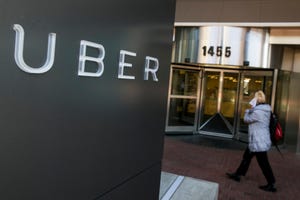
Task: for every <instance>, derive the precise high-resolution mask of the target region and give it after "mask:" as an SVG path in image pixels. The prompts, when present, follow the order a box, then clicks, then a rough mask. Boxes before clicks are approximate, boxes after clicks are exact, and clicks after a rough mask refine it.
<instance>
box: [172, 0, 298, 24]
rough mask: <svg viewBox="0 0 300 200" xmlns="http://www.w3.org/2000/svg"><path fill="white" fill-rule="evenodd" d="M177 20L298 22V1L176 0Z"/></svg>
mask: <svg viewBox="0 0 300 200" xmlns="http://www.w3.org/2000/svg"><path fill="white" fill-rule="evenodd" d="M176 2H177V4H176V15H175V21H176V22H299V20H300V13H299V12H298V9H299V7H300V2H299V1H298V0H251V1H249V0H209V1H208V0H177V1H176Z"/></svg>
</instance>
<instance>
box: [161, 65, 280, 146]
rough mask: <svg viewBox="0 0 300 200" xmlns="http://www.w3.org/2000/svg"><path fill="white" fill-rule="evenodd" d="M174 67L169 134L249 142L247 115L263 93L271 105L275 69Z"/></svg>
mask: <svg viewBox="0 0 300 200" xmlns="http://www.w3.org/2000/svg"><path fill="white" fill-rule="evenodd" d="M221 67H222V66H219V67H216V66H214V67H212V66H199V65H172V67H171V72H170V85H169V98H168V112H167V120H166V121H167V123H166V131H167V132H172V133H174V134H176V133H179V134H182V133H186V134H191V133H193V134H204V135H213V136H220V137H226V138H237V139H240V140H243V141H247V138H248V126H247V124H245V123H244V122H243V116H244V112H245V110H246V109H247V108H249V101H250V100H251V99H252V98H253V97H254V93H255V92H256V91H258V90H263V91H264V92H265V94H266V98H267V102H268V103H269V104H271V100H272V91H273V90H272V87H273V74H274V70H272V69H267V70H262V69H253V68H249V69H248V68H246V69H245V68H232V69H225V68H224V66H223V68H221Z"/></svg>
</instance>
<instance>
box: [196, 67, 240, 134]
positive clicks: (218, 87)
mask: <svg viewBox="0 0 300 200" xmlns="http://www.w3.org/2000/svg"><path fill="white" fill-rule="evenodd" d="M203 80H204V83H203V88H202V91H203V93H202V94H203V95H202V104H201V108H202V110H201V112H200V117H199V121H200V127H199V129H198V130H199V132H200V133H202V134H209V135H219V136H223V137H233V134H234V127H235V123H236V120H235V116H236V113H237V112H236V111H237V98H238V95H237V94H238V86H239V84H238V83H239V73H238V71H227V70H221V71H220V70H216V71H215V70H206V71H205V73H204V79H203Z"/></svg>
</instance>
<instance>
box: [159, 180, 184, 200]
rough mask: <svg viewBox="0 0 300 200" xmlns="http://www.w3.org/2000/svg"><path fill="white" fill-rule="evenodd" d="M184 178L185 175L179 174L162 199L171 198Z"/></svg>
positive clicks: (167, 199) (168, 199)
mask: <svg viewBox="0 0 300 200" xmlns="http://www.w3.org/2000/svg"><path fill="white" fill-rule="evenodd" d="M183 179H184V176H178V177H177V178H176V180H175V181H174V182H173V184H172V185H171V187H170V188H169V189H168V191H167V192H166V193H165V195H164V196H163V197H162V198H161V200H170V199H171V197H172V196H173V194H174V193H175V192H176V190H177V188H178V187H179V186H180V184H181V183H182V181H183Z"/></svg>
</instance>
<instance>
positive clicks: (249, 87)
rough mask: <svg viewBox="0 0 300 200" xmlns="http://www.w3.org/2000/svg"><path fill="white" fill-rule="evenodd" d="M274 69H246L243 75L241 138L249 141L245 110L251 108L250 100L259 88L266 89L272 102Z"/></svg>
mask: <svg viewBox="0 0 300 200" xmlns="http://www.w3.org/2000/svg"><path fill="white" fill-rule="evenodd" d="M272 83H273V71H248V72H247V71H246V72H245V73H244V74H243V75H242V81H241V90H240V103H239V104H240V105H239V110H240V111H239V115H238V133H239V139H240V140H242V141H248V125H247V124H245V123H244V114H245V110H246V109H249V108H251V106H250V104H249V102H250V101H251V99H252V98H254V94H255V92H256V91H258V90H262V91H264V93H265V95H266V101H267V103H269V104H271V98H272Z"/></svg>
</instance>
